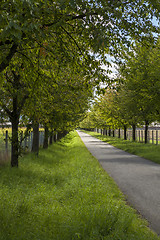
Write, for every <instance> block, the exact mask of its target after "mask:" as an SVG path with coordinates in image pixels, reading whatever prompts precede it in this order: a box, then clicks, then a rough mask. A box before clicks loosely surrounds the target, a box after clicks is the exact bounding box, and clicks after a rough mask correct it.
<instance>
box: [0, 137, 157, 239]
mask: <svg viewBox="0 0 160 240" xmlns="http://www.w3.org/2000/svg"><path fill="white" fill-rule="evenodd" d="M76 239H81V240H158V239H160V238H158V236H157V235H156V234H154V233H153V232H151V231H150V229H149V228H148V227H147V222H146V221H144V220H142V219H141V218H140V217H139V216H138V215H137V214H136V213H135V210H133V209H132V208H131V207H129V206H128V205H126V204H125V201H124V196H123V195H122V193H121V192H120V191H119V189H118V188H117V186H116V184H115V183H114V181H113V180H112V179H111V178H110V177H109V176H108V174H107V173H106V172H105V171H104V170H103V169H102V168H101V167H100V165H99V163H98V162H97V160H96V159H95V158H94V157H92V156H91V154H90V153H89V152H88V150H87V149H86V148H85V146H84V144H83V143H82V141H81V140H80V138H79V136H78V135H77V133H76V132H72V133H70V134H68V135H67V136H66V137H65V138H64V139H63V140H62V141H61V142H59V143H56V144H53V145H52V146H50V147H49V149H48V150H41V151H40V155H39V157H36V156H35V155H34V154H28V155H26V156H24V157H23V158H21V159H20V164H19V169H17V168H12V169H11V168H10V167H9V166H3V167H0V240H76Z"/></svg>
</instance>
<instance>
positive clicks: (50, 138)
mask: <svg viewBox="0 0 160 240" xmlns="http://www.w3.org/2000/svg"><path fill="white" fill-rule="evenodd" d="M52 143H53V131H51V132H50V136H49V144H50V145H51V144H52Z"/></svg>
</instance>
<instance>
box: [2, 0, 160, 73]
mask: <svg viewBox="0 0 160 240" xmlns="http://www.w3.org/2000/svg"><path fill="white" fill-rule="evenodd" d="M158 7H159V5H158V0H157V1H151V0H148V1H140V0H139V1H136V2H135V1H131V0H128V1H124V0H121V1H117V0H116V1H98V0H96V1H94V2H93V1H92V2H90V1H87V0H85V1H84V0H78V1H72V0H67V1H66V0H65V1H64V0H62V1H54V2H51V1H49V0H47V1H42V0H38V1H36V2H35V1H34V0H28V1H26V0H24V1H20V0H14V1H13V0H7V1H6V0H2V1H1V6H0V13H1V14H0V16H1V17H0V21H1V30H0V53H1V54H0V56H1V57H0V72H2V71H3V70H4V69H5V68H6V67H7V66H8V65H9V63H10V62H11V61H12V58H13V56H14V55H15V54H17V52H21V51H24V50H25V49H28V48H30V49H32V48H33V47H36V46H35V45H36V44H38V45H39V47H41V49H46V48H47V49H49V50H50V51H51V52H52V53H53V55H55V53H56V51H57V48H59V49H61V52H63V54H64V55H65V54H67V55H68V56H71V55H72V58H74V56H76V55H79V56H80V57H81V58H82V56H83V57H84V58H88V60H91V55H90V53H91V52H92V53H93V55H92V58H94V59H95V56H94V54H98V55H99V57H100V55H101V57H102V58H103V59H105V55H104V53H106V52H107V53H108V51H110V52H111V53H115V52H116V49H117V48H118V46H119V43H120V42H123V43H127V44H129V38H128V36H130V37H133V38H136V39H137V38H143V37H144V34H143V33H145V34H146V33H150V32H151V31H155V30H156V29H155V28H153V26H152V22H151V20H152V17H153V16H156V17H159V11H158V10H159V8H158ZM35 43H36V44H35ZM54 46H56V48H54ZM68 46H70V47H71V46H72V52H70V51H69V53H68V49H69V48H68ZM93 56H94V57H93ZM96 57H97V55H96Z"/></svg>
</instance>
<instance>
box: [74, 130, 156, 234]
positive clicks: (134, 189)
mask: <svg viewBox="0 0 160 240" xmlns="http://www.w3.org/2000/svg"><path fill="white" fill-rule="evenodd" d="M77 132H78V134H79V136H80V137H81V139H82V141H83V142H84V144H85V145H86V147H87V148H88V150H89V151H90V152H91V154H92V155H93V156H94V157H96V158H97V159H98V161H99V162H100V164H101V165H102V167H103V168H104V169H105V170H106V171H107V173H108V174H109V175H110V176H111V177H112V178H113V179H114V180H115V182H116V183H117V185H118V186H119V188H120V189H121V191H122V192H123V193H124V194H125V195H126V197H127V201H128V202H129V203H130V204H131V205H132V206H133V207H134V208H135V209H137V210H138V212H140V214H141V215H142V216H143V217H144V218H145V219H147V220H148V222H149V226H150V228H151V229H152V230H154V231H155V232H156V233H157V234H159V235H160V165H159V164H156V163H153V162H151V161H148V160H146V159H143V158H141V157H138V156H135V155H132V154H129V153H126V152H124V151H122V150H120V149H117V148H115V147H113V146H111V145H109V144H107V143H105V142H102V141H101V140H99V139H97V138H94V137H92V136H90V135H88V134H86V133H83V132H81V131H77Z"/></svg>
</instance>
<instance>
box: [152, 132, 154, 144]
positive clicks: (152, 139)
mask: <svg viewBox="0 0 160 240" xmlns="http://www.w3.org/2000/svg"><path fill="white" fill-rule="evenodd" d="M152 144H154V131H153V130H152Z"/></svg>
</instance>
